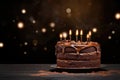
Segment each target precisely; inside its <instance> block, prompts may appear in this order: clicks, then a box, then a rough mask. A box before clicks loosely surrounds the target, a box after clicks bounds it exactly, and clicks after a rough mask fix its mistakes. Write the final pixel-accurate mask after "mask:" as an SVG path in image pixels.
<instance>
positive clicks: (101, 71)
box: [0, 64, 120, 80]
mask: <svg viewBox="0 0 120 80" xmlns="http://www.w3.org/2000/svg"><path fill="white" fill-rule="evenodd" d="M54 65H55V64H0V80H120V64H101V68H97V69H58V68H56V67H53V66H54Z"/></svg>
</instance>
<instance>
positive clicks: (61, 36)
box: [59, 33, 63, 41]
mask: <svg viewBox="0 0 120 80" xmlns="http://www.w3.org/2000/svg"><path fill="white" fill-rule="evenodd" d="M59 37H60V40H61V41H62V38H63V35H62V33H60V35H59Z"/></svg>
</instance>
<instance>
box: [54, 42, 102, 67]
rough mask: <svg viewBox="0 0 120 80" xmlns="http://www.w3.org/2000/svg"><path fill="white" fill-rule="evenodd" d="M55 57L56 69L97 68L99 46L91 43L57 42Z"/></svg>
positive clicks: (99, 60)
mask: <svg viewBox="0 0 120 80" xmlns="http://www.w3.org/2000/svg"><path fill="white" fill-rule="evenodd" d="M55 55H56V63H57V67H58V68H68V69H69V68H72V69H74V68H75V69H76V68H77V69H86V68H99V67H100V64H101V50H100V44H99V43H98V42H93V41H89V42H88V41H85V42H81V41H74V40H61V41H58V42H57V44H56V45H55Z"/></svg>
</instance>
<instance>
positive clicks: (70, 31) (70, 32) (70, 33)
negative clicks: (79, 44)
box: [69, 30, 72, 40]
mask: <svg viewBox="0 0 120 80" xmlns="http://www.w3.org/2000/svg"><path fill="white" fill-rule="evenodd" d="M71 35H72V30H69V37H70V40H71Z"/></svg>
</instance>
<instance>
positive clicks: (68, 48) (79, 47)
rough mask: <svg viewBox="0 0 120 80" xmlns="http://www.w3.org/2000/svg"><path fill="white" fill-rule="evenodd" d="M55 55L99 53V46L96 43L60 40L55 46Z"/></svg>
mask: <svg viewBox="0 0 120 80" xmlns="http://www.w3.org/2000/svg"><path fill="white" fill-rule="evenodd" d="M56 48H57V50H58V51H57V53H59V52H60V53H61V52H62V53H78V54H79V53H89V52H94V51H100V45H99V43H98V42H92V41H90V42H80V41H77V42H75V41H70V40H62V41H58V42H57V44H56ZM62 50H63V51H62Z"/></svg>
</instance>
